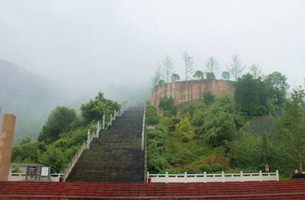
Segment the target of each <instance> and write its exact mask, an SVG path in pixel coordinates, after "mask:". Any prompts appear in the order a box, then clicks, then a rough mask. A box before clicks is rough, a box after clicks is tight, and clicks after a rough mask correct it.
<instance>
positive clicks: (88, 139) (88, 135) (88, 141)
mask: <svg viewBox="0 0 305 200" xmlns="http://www.w3.org/2000/svg"><path fill="white" fill-rule="evenodd" d="M87 149H90V130H88V133H87Z"/></svg>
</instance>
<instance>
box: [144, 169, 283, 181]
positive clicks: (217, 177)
mask: <svg viewBox="0 0 305 200" xmlns="http://www.w3.org/2000/svg"><path fill="white" fill-rule="evenodd" d="M147 177H148V182H149V181H150V182H165V183H168V182H184V183H187V182H230V181H241V182H243V181H279V171H278V170H276V171H275V172H262V171H259V172H258V173H243V172H242V171H241V172H240V173H224V172H222V173H220V174H208V173H206V172H204V173H203V174H187V173H186V172H185V173H184V174H168V173H165V174H149V173H148V172H147Z"/></svg>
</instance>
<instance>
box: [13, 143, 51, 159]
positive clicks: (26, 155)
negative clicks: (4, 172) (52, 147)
mask: <svg viewBox="0 0 305 200" xmlns="http://www.w3.org/2000/svg"><path fill="white" fill-rule="evenodd" d="M44 147H45V145H44V144H43V143H40V142H33V141H31V140H30V139H29V138H26V139H24V140H22V141H21V142H20V143H19V145H17V146H14V148H13V152H12V161H13V162H19V163H20V162H22V163H37V162H38V159H39V156H40V153H41V151H43V150H44Z"/></svg>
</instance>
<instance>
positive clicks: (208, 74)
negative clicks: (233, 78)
mask: <svg viewBox="0 0 305 200" xmlns="http://www.w3.org/2000/svg"><path fill="white" fill-rule="evenodd" d="M206 77H207V80H215V79H216V78H215V74H214V73H213V72H207V73H206Z"/></svg>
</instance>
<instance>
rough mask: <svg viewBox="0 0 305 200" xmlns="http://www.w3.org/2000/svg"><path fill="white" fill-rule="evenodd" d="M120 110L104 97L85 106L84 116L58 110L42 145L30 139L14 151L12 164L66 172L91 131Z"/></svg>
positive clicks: (41, 135)
mask: <svg viewBox="0 0 305 200" xmlns="http://www.w3.org/2000/svg"><path fill="white" fill-rule="evenodd" d="M119 109H120V105H119V104H118V103H117V102H114V101H112V100H109V99H106V98H104V96H103V93H99V94H98V96H97V97H95V99H93V100H90V101H89V102H88V103H85V104H83V105H82V106H81V113H80V114H77V113H76V111H75V110H74V109H71V108H68V107H65V106H58V107H56V108H55V109H54V110H53V111H52V112H51V113H50V115H49V117H48V120H47V121H46V123H45V125H44V126H43V128H42V130H41V132H40V133H39V137H38V141H33V140H31V139H30V138H26V139H24V140H23V141H21V143H20V144H19V145H16V146H15V147H14V148H13V154H12V162H14V163H28V164H32V163H40V164H44V165H46V166H51V170H52V172H62V171H63V170H64V169H65V167H66V166H67V164H68V163H69V162H70V161H71V159H72V158H73V156H74V155H75V153H76V152H77V151H78V149H79V148H80V146H81V144H82V143H83V142H84V141H85V140H86V138H87V132H88V129H89V130H91V132H92V131H95V124H96V123H97V121H101V120H102V116H103V114H105V115H106V116H109V115H110V113H111V112H113V110H119ZM108 121H109V118H106V122H108Z"/></svg>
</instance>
